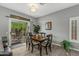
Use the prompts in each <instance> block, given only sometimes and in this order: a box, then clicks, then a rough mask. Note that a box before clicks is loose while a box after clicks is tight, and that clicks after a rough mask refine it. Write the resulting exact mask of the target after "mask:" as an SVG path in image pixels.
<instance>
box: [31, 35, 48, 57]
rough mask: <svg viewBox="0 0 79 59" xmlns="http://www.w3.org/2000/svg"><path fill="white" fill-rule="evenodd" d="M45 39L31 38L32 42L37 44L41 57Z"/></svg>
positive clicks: (40, 37) (39, 37)
mask: <svg viewBox="0 0 79 59" xmlns="http://www.w3.org/2000/svg"><path fill="white" fill-rule="evenodd" d="M46 38H47V37H42V36H38V37H36V36H32V40H33V41H36V42H39V50H40V56H42V42H44V41H45V40H46Z"/></svg>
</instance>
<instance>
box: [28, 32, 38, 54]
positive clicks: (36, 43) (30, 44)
mask: <svg viewBox="0 0 79 59" xmlns="http://www.w3.org/2000/svg"><path fill="white" fill-rule="evenodd" d="M32 36H33V34H32V33H29V38H30V43H29V48H30V46H31V47H32V50H31V52H32V53H33V50H34V47H35V46H38V48H39V42H35V41H33V39H32Z"/></svg>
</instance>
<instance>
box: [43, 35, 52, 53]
mask: <svg viewBox="0 0 79 59" xmlns="http://www.w3.org/2000/svg"><path fill="white" fill-rule="evenodd" d="M51 45H52V35H47V38H46V40H45V41H44V42H43V43H42V47H44V48H45V49H46V54H48V51H47V49H48V48H49V50H50V52H51V51H52V50H51Z"/></svg>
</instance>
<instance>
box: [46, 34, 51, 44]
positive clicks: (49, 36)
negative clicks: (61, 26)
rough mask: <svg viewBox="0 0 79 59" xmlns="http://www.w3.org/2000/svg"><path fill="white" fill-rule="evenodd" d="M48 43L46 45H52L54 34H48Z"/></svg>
mask: <svg viewBox="0 0 79 59" xmlns="http://www.w3.org/2000/svg"><path fill="white" fill-rule="evenodd" d="M47 40H48V41H47V44H46V45H51V44H52V34H50V35H47Z"/></svg>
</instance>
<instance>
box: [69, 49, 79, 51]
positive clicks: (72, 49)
mask: <svg viewBox="0 0 79 59" xmlns="http://www.w3.org/2000/svg"><path fill="white" fill-rule="evenodd" d="M70 49H72V50H74V51H79V49H76V48H70Z"/></svg>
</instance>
